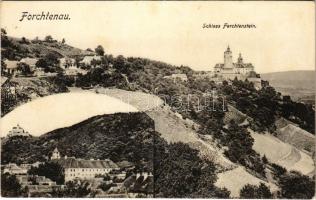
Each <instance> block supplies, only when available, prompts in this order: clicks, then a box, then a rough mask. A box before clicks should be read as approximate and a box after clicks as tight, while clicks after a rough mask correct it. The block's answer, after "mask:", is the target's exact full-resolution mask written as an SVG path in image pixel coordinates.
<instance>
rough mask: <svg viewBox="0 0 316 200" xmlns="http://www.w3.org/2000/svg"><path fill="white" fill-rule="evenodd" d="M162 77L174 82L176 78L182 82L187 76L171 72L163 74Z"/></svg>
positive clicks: (186, 79)
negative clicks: (170, 73)
mask: <svg viewBox="0 0 316 200" xmlns="http://www.w3.org/2000/svg"><path fill="white" fill-rule="evenodd" d="M164 78H166V79H171V80H173V82H176V81H177V80H180V81H184V82H186V81H188V77H187V75H186V74H172V75H171V76H164Z"/></svg>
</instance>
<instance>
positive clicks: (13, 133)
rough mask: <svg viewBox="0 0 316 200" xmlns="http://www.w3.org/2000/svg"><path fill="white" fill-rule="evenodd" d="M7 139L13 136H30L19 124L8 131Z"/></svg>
mask: <svg viewBox="0 0 316 200" xmlns="http://www.w3.org/2000/svg"><path fill="white" fill-rule="evenodd" d="M7 136H8V137H14V136H27V137H28V136H31V135H30V134H29V132H27V131H25V130H24V129H23V128H22V127H21V126H20V125H19V124H18V125H17V126H15V127H13V128H12V130H11V131H9V133H8V135H7Z"/></svg>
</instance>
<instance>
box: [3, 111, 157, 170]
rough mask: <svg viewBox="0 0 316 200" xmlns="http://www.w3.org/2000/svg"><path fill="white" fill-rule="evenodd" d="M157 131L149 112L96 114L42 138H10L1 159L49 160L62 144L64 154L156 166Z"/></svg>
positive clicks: (138, 166)
mask: <svg viewBox="0 0 316 200" xmlns="http://www.w3.org/2000/svg"><path fill="white" fill-rule="evenodd" d="M154 133H155V131H154V122H153V121H152V119H150V118H149V117H148V116H147V115H146V114H145V113H117V114H109V115H102V116H95V117H92V118H90V119H87V120H85V121H83V122H80V123H79V124H76V125H73V126H70V127H66V128H61V129H57V130H54V131H52V132H50V133H48V134H45V135H43V136H41V137H39V138H32V139H27V140H19V141H17V140H9V141H7V142H6V143H5V144H3V145H2V153H1V161H2V162H3V163H6V162H15V163H17V162H21V161H23V162H26V163H33V162H35V161H45V160H46V158H45V156H48V155H49V154H50V153H51V152H52V151H53V150H54V148H55V147H58V150H59V151H60V152H61V154H62V155H67V156H74V157H76V158H85V159H90V158H95V159H111V160H112V161H114V162H120V161H124V160H126V161H129V162H132V163H135V165H136V168H152V162H150V161H152V157H153V138H152V137H153V136H152V135H153V134H154ZM44 144H45V148H43V146H44Z"/></svg>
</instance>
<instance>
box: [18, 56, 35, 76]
mask: <svg viewBox="0 0 316 200" xmlns="http://www.w3.org/2000/svg"><path fill="white" fill-rule="evenodd" d="M37 61H38V59H37V58H30V57H27V58H22V59H21V60H20V63H24V64H27V65H28V66H29V67H30V70H31V71H32V72H33V71H35V69H36V63H37Z"/></svg>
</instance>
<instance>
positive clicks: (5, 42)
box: [1, 28, 12, 60]
mask: <svg viewBox="0 0 316 200" xmlns="http://www.w3.org/2000/svg"><path fill="white" fill-rule="evenodd" d="M11 44H12V42H11V41H10V40H9V38H8V36H7V31H6V30H5V29H4V28H1V46H2V47H8V46H11ZM1 53H2V52H1ZM2 58H3V55H2ZM1 60H2V59H1Z"/></svg>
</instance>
